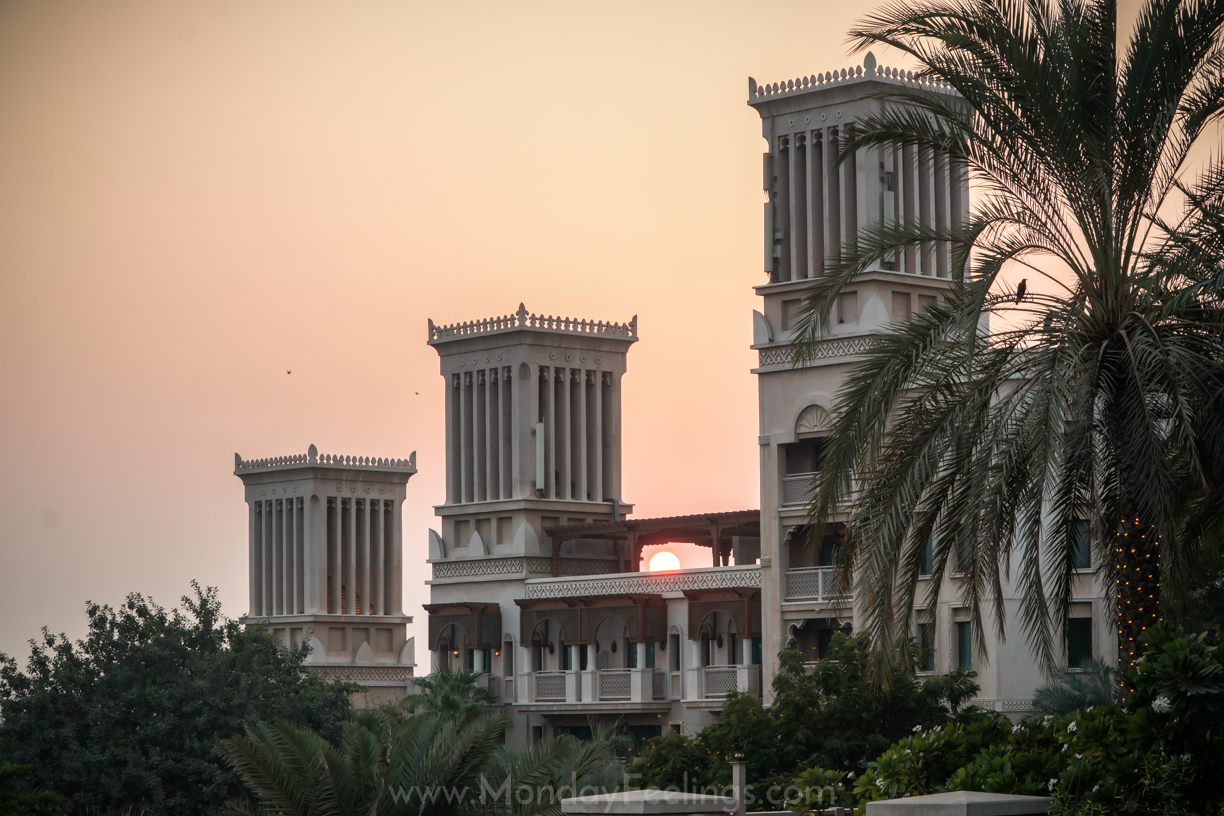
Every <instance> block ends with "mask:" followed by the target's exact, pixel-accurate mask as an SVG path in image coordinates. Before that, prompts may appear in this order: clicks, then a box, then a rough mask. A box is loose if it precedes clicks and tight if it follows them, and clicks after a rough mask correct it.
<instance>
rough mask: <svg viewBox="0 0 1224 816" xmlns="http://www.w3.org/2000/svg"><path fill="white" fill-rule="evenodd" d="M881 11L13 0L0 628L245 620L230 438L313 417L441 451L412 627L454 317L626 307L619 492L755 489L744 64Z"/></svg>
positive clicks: (2, 7) (778, 61)
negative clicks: (433, 343)
mask: <svg viewBox="0 0 1224 816" xmlns="http://www.w3.org/2000/svg"><path fill="white" fill-rule="evenodd" d="M870 8H871V5H870V4H859V3H845V2H831V0H806V2H781V3H769V4H765V3H729V2H710V0H703V2H660V1H659V0H652V2H618V3H598V4H596V3H581V2H558V3H462V2H453V3H438V2H433V3H424V2H408V1H407V0H403V1H402V2H360V1H357V2H345V3H337V2H305V0H294V2H274V1H273V0H255V1H254V2H252V1H251V0H244V1H243V2H193V3H185V2H168V1H167V0H159V1H158V2H152V1H150V2H123V1H122V0H107V2H102V3H95V2H83V1H81V2H57V3H45V2H33V1H32V0H31V1H30V2H13V1H12V0H10V2H5V3H3V4H0V343H2V344H3V345H2V348H3V352H2V353H0V452H2V457H3V463H4V466H3V468H2V469H0V651H4V652H8V653H10V654H14V653H16V654H17V656H18V657H20V658H21V659H23V660H24V657H25V655H26V652H27V647H26V646H25V643H24V642H25V641H26V640H27V639H28V638H31V637H34V636H35V635H36V634H37V632H38V629H39V627H40V626H43V625H46V626H49V627H50V628H51V629H52V630H53V631H61V630H62V631H67V632H68V633H69V634H70V635H72V636H79V635H80V634H82V632H83V631H84V626H85V619H84V615H83V609H84V604H85V601H86V600H87V599H92V600H95V601H98V602H104V603H112V604H113V603H118V602H120V601H121V600H122V599H123V597H124V595H125V594H126V593H128V592H131V591H140V592H144V593H146V594H150V595H152V596H153V597H154V598H155V599H156V600H158V601H160V602H162V603H163V604H165V605H174V604H175V603H177V600H178V598H179V596H181V595H182V594H183V593H184V592H186V591H187V590H188V582H189V581H190V580H191V579H193V578H194V579H198V580H199V581H200V582H201V583H203V584H209V585H215V586H218V587H219V588H220V591H221V599H222V602H223V607H224V610H225V612H226V613H227V614H229V615H231V616H235V617H236V616H238V615H240V614H243V613H245V612H246V606H247V598H246V587H247V576H246V569H247V544H246V530H245V527H246V518H247V515H246V506H245V504H244V503H243V498H242V496H243V493H242V485H241V482H240V481H239V480H238V478H237V477H235V476H233V475H232V470H233V454H234V452H235V451H238V452H240V453H241V454H242V455H243V456H244V457H263V456H276V455H287V454H293V453H302V452H304V451H305V450H306V448H307V447H308V446H309V445H310V444H311V443H314V444H316V445H318V447H319V449H320V451H323V452H331V453H342V454H358V455H370V456H391V457H405V456H407V455H408V454H409V453H410V452H411V451H413V450H416V451H417V452H418V454H417V463H418V467H419V469H420V472H419V474H418V475H417V476H415V477H414V478H413V479H412V481H411V482H410V483H409V485H408V500H407V502H406V503H405V513H404V541H405V562H406V567H405V575H404V598H405V607H406V609H405V611H407V612H408V613H409V614H412V615H415V616H416V623H415V624H414V625H413V630H414V633H415V634H417V635H418V636H419V637H418V642H419V643H421V646H422V648H421V649H418V655H420V654H421V652H422V651H423V643H422V641H423V639H424V638H423V634H424V622H425V617H424V613H423V612H422V610H421V609H420V606H419V605H420V603H422V602H424V601H425V600H426V596H427V593H426V588H425V586H424V584H423V581H424V580H425V579H426V577H427V574H428V573H427V569H426V565H425V563H424V559H425V557H426V552H427V546H426V542H427V530H428V528H429V527H430V526H437V525H436V523H435V521H434V516H433V505H435V504H437V503H439V502H441V501H442V500H443V484H442V477H443V470H444V462H443V449H442V444H441V439H442V428H443V411H442V407H443V381H442V379H441V377H440V376H439V375H438V363H437V355H436V354H435V352H434V351H433V350H432V349H431V348H429V347H428V346H426V344H425V340H426V328H425V327H426V318H429V317H432V318H433V319H434V320H435V321H439V322H451V321H456V320H468V319H475V318H480V317H486V316H490V315H493V314H504V313H507V312H510V311H513V310H514V309H515V308H517V306H518V304H519V302H520V301H523V302H525V303H526V305H527V307H528V309H530V310H532V311H537V312H542V313H547V314H561V315H569V316H578V317H583V318H592V319H601V320H616V321H624V320H628V319H629V318H630V317H632V316H633V315H634V314H637V315H638V316H639V321H640V323H639V325H640V337H641V342H639V343H638V344H637V345H635V346H634V347H633V349H632V350H631V351H630V354H629V374H628V375H627V376H626V378H625V380H624V473H625V477H624V498H625V500H627V501H631V502H634V503H635V504H636V506H637V511H636V512H637V515H639V516H653V515H672V514H679V513H688V512H697V511H703V510H737V509H743V508H754V507H757V506H759V499H758V485H757V444H756V435H757V425H756V422H757V419H756V385H755V382H754V381H753V377H752V375H751V374H750V373H749V370H750V368H751V367H752V365H753V361H754V355H753V353H752V352H751V351H750V350H749V348H748V346H749V344H750V343H751V319H750V315H751V310H752V308H753V307H754V306H755V302H754V301H755V297H754V295H753V292H752V289H751V287H752V286H753V285H755V284H759V283H762V282H764V275H763V274H762V272H761V271H760V270H761V262H760V256H761V249H760V241H761V223H760V218H761V202H762V201H763V197H762V193H761V189H760V178H761V171H760V167H761V164H760V162H761V159H760V154H761V152H762V151H763V150H764V149H765V143H764V141H763V140H762V139H761V137H760V120H759V118H758V116H757V115H756V113H755V112H753V111H752V109H750V108H749V107H747V105H746V104H745V99H746V98H747V78H748V76H750V75H751V76H755V77H756V78H757V79H758V80H760V81H762V82H764V81H775V80H784V79H787V78H793V77H795V76H798V75H801V74H810V73H814V72H815V71H818V70H819V71H825V70H832V69H834V68H840V67H844V66H847V65H851V64H854V63H857V62H858V61H860V60H859V59H857V58H854V59H852V58H850V57H848V56H847V55H846V48H845V43H844V36H845V31H846V30H847V28H848V27H849V25H850V24H851V23H852V22H853V21H854V20H855V19H857V18H859V17H860V16H861V15H862V14H864V13H865V12H866V11H868V10H870ZM877 57H881V58H882V61H883V62H885V63H889V64H892V63H890V62H889V56H888V55H885V54H883V53H881V52H877ZM893 59H894V60H895V57H893ZM286 369H292V371H293V373H292V374H291V375H287V374H286V373H285V372H286ZM417 392H419V394H418V393H417Z"/></svg>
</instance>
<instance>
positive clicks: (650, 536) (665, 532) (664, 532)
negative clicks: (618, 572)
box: [544, 510, 761, 574]
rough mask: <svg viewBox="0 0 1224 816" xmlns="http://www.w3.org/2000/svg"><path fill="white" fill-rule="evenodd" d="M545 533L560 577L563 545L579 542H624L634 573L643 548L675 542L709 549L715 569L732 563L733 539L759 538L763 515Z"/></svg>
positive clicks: (741, 513) (704, 516)
mask: <svg viewBox="0 0 1224 816" xmlns="http://www.w3.org/2000/svg"><path fill="white" fill-rule="evenodd" d="M544 533H545V535H547V536H548V537H549V538H550V539H551V540H552V545H553V546H552V553H553V573H554V574H557V573H558V569H559V559H560V552H561V544H562V543H563V542H565V541H572V540H574V539H579V538H593V539H602V540H611V541H623V542H625V546H624V552H623V554H622V557H623V558H624V559H625V560H627V561H628V562H629V563H630V564H631V565H633V570H632V571H637V570H638V569H640V564H641V560H642V548H643V547H649V546H652V545H655V544H670V543H673V542H679V543H686V544H696V545H698V546H700V547H709V548H710V549H711V551H712V556H713V564H712V566H715V567H718V566H723V567H725V566H728V565H729V563H730V559H731V539H732V538H733V537H735V536H744V537H748V538H760V536H761V511H760V510H734V511H731V512H726V513H700V514H697V515H692V516H664V517H662V518H648V519H624V520H622V521H601V522H596V523H594V524H569V525H566V526H563V527H545V528H544ZM623 571H628V570H623Z"/></svg>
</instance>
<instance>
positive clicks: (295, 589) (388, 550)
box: [234, 445, 416, 702]
mask: <svg viewBox="0 0 1224 816" xmlns="http://www.w3.org/2000/svg"><path fill="white" fill-rule="evenodd" d="M415 473H416V453H415V452H414V453H413V454H412V455H411V456H409V457H408V458H407V459H382V458H375V457H369V456H365V457H362V456H331V455H320V454H319V452H318V451H317V450H316V449H315V446H314V445H311V446H310V450H309V451H308V452H307V453H305V454H298V455H296V456H278V457H275V458H271V459H243V458H242V457H241V456H239V455H238V454H234V475H235V476H237V477H239V478H240V479H242V484H243V485H244V487H245V488H246V502H247V506H248V512H249V521H250V523H249V540H250V544H249V546H250V564H249V575H250V612H248V613H247V615H246V616H245V617H244V618H243V619H242V621H243V623H246V624H247V625H260V626H266V627H268V628H269V629H270V630H271V631H272V633H273V634H275V635H276V636H278V637H279V638H280V639H281V641H282V642H283V643H285V644H286V645H289V644H292V645H294V646H297V645H299V644H301V643H302V642H304V641H309V642H310V645H311V654H310V657H309V658H308V661H309V664H310V668H311V670H312V671H315V672H318V673H320V674H324V675H328V676H335V677H344V678H345V679H348V680H352V681H354V682H356V683H359V684H361V685H362V686H365V687H366V692H365V698H366V699H367V700H369V701H372V702H381V701H384V700H388V699H398V698H400V697H403V696H404V694H406V693H407V691H408V684H409V682H410V678H411V676H412V671H413V666H414V665H415V659H414V654H413V642H412V639H411V638H409V637H408V624H409V623H412V618H411V617H409V616H408V615H405V614H404V600H403V566H404V558H403V511H402V505H403V502H404V497H405V495H406V491H407V484H408V480H409V479H410V478H412V476H413V474H415Z"/></svg>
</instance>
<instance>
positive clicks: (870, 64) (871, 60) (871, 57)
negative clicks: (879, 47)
mask: <svg viewBox="0 0 1224 816" xmlns="http://www.w3.org/2000/svg"><path fill="white" fill-rule="evenodd" d="M875 69H876V58H875V54H873V53H871V52H870V51H868V52H867V56H865V57H863V73H864V74H866V75H867V76H875V72H876V70H875Z"/></svg>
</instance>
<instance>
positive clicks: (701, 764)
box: [627, 634, 977, 809]
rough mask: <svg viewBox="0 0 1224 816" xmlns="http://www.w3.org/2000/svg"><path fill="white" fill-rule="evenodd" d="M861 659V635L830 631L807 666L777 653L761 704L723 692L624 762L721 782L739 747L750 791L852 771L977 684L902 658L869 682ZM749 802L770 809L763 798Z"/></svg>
mask: <svg viewBox="0 0 1224 816" xmlns="http://www.w3.org/2000/svg"><path fill="white" fill-rule="evenodd" d="M869 659H870V642H869V641H868V639H867V638H866V636H864V635H856V636H854V637H846V636H845V635H842V634H837V635H835V636H834V637H833V642H832V647H831V659H829V660H821V661H818V662H817V664H816V665H815V667H813V668H809V667H808V666H806V665H804V662H803V654H802V653H801V652H797V651H785V652H781V653H780V654H779V666H778V673H777V674H776V676H775V677H774V681H773V690H774V701H773V704H772V705H771V706H770V707H768V708H766V707H764V706H762V705H761V702H760V701H759V700H757V699H756V698H755V697H754V696H752V695H749V694H740V693H734V692H733V693H731V694H728V695H727V702H726V705H725V707H724V708H723V712H722V715H721V716H720V718H719V721H718V722H717V723H715V724H714V725H710V726H708V727H706V728H705V730H703V731H702V732H701V733H700V734H698V735H697V736H695V737H684V736H681V735H679V734H667V735H665V736H662V737H656V738H655V739H653V740H651V741H650V742H649V743H648V744H647V747H646V748H645V749H644V751H643V752H642V754H641V756H640V757H639V758H638V759H637V760H636V761H635V762H634V763H632V764H631V765H630V766H629V768H628V769H627V770H628V771H629V772H630V773H637V774H641V777H640V779H639V784H641V785H642V786H643V787H645V786H650V785H653V786H657V787H660V788H666V787H670V786H675V787H678V788H684V789H688V790H693V789H701V788H707V787H712V786H713V787H724V786H726V785H729V784H730V782H731V766H730V763H731V761H732V759H733V757H734V755H735V754H737V753H742V754H744V755H745V757H746V759H747V762H748V778H749V779H751V780H753V783H754V787H755V788H756V791H757V795H758V796H760V795H761V794H762V789H764V788H768V787H771V786H774V785H778V786H780V787H785V786H787V785H789V784H790V783H791V781H792V780H793V779H794V778H795V776H796V775H798V774H799V772H800V771H802V770H804V769H806V768H813V767H819V768H822V769H825V770H829V771H837V772H841V773H842V774H849V773H851V772H861V771H862V770H863V769H864V768H865V767H866V764H867V761H868V760H870V759H871V758H872V757H875V756H878V755H879V754H880V752H882V751H884V750H885V749H886V748H887V747H888V746H889V745H891V744H892V743H893V742H895V741H896V740H898V739H900V738H901V737H902V736H904V735H905V734H908V733H910V731H911V729H913V728H914V727H915V726H921V727H923V728H932V727H937V726H941V725H944V724H945V723H948V722H951V721H954V720H955V719H956V718H957V717H958V716H963V715H962V714H961V713H960V710H961V708H962V706H963V704H964V701H965V700H967V699H968V698H970V697H972V696H973V695H974V694H975V693H977V686H976V685H975V684H974V683H973V680H972V674H970V673H966V672H960V671H958V672H954V673H953V674H951V675H947V676H944V677H935V678H927V679H925V680H922V681H919V680H918V679H917V678H916V677H915V676H914V672H913V666H912V665H908V664H907V665H901V666H899V667H898V666H895V667H893V675H892V676H891V677H889V678H888V680H889V682H888V683H887V684H879V683H876V682H874V681H873V679H872V677H871V676H870V672H869ZM757 805H758V807H759V808H765V809H770V803H768V802H764V801H758V802H757Z"/></svg>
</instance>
